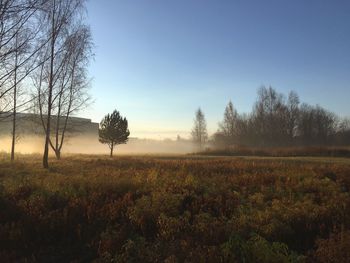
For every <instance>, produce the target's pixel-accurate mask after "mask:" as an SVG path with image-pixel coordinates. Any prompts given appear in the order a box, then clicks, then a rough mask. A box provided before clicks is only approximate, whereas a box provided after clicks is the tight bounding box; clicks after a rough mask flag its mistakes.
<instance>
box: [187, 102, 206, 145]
mask: <svg viewBox="0 0 350 263" xmlns="http://www.w3.org/2000/svg"><path fill="white" fill-rule="evenodd" d="M191 134H192V139H193V142H194V143H195V144H196V145H197V146H198V147H199V149H200V150H202V149H203V146H204V145H205V143H206V142H207V140H208V132H207V123H206V120H205V117H204V113H203V112H202V110H201V109H200V108H198V110H197V111H196V113H195V119H194V125H193V129H192V133H191Z"/></svg>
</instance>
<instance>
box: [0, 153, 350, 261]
mask: <svg viewBox="0 0 350 263" xmlns="http://www.w3.org/2000/svg"><path fill="white" fill-rule="evenodd" d="M349 175H350V161H349V159H346V158H257V157H255V158H250V157H245V158H234V157H222V158H218V157H203V156H201V157H197V156H180V155H179V156H123V157H116V158H114V159H109V158H106V157H102V156H91V155H71V156H68V157H66V158H64V159H63V160H61V161H55V160H52V162H51V168H50V169H49V170H44V169H42V168H41V157H40V156H37V155H29V156H26V155H23V156H19V157H18V160H17V161H16V162H15V163H14V164H11V163H10V162H9V161H7V156H4V155H3V156H2V157H1V162H0V193H1V194H0V256H1V258H2V261H3V262H6V261H9V262H14V261H16V262H20V261H27V262H62V261H64V262H69V261H75V262H91V261H95V262H165V261H166V262H304V261H311V260H312V261H320V262H324V259H325V257H326V256H327V255H331V256H333V255H336V256H338V257H339V260H338V262H342V261H341V260H342V259H343V258H344V257H345V256H346V255H345V254H342V252H341V250H339V249H337V242H338V243H339V244H340V245H341V247H342V248H344V249H348V250H349V249H350V247H348V244H349V242H348V241H346V242H345V241H343V239H342V238H341V237H342V236H343V235H344V236H346V237H347V236H348V234H347V233H348V231H349V227H350V196H349V189H350V177H349ZM342 233H344V234H342ZM335 237H336V238H335ZM328 238H330V239H328ZM344 255H345V256H344ZM322 260H323V261H322Z"/></svg>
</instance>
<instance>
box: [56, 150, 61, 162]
mask: <svg viewBox="0 0 350 263" xmlns="http://www.w3.org/2000/svg"><path fill="white" fill-rule="evenodd" d="M55 155H56V159H57V160H61V151H60V150H56V151H55Z"/></svg>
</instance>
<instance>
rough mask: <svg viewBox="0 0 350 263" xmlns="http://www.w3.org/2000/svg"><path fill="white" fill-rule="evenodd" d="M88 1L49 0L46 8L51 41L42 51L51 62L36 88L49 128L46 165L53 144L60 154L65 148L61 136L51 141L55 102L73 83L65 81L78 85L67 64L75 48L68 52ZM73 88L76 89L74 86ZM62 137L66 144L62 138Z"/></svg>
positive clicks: (44, 13)
mask: <svg viewBox="0 0 350 263" xmlns="http://www.w3.org/2000/svg"><path fill="white" fill-rule="evenodd" d="M84 4H85V1H84V0H48V1H46V2H45V4H44V5H43V8H42V19H43V21H46V25H47V26H46V31H45V32H46V33H45V35H44V42H45V39H49V42H48V45H46V46H45V50H44V52H42V60H43V61H45V62H46V61H47V62H46V63H43V65H42V66H41V67H40V69H39V71H38V73H37V80H36V87H37V91H38V105H39V112H40V116H41V119H42V125H43V128H44V131H45V146H44V154H43V166H44V168H48V167H49V163H48V155H49V147H50V146H51V147H52V148H54V149H56V150H57V152H58V153H60V149H61V148H62V147H61V145H59V142H58V138H57V139H56V141H57V144H56V145H53V144H52V141H51V131H52V130H51V124H52V113H53V109H54V108H55V103H57V102H56V100H59V99H60V98H61V99H62V98H63V96H64V95H63V90H66V89H65V88H66V87H67V86H69V84H67V85H66V83H65V82H66V81H69V80H70V83H71V86H72V87H75V84H76V83H75V82H76V79H77V78H76V77H75V76H74V74H73V75H72V70H71V68H69V66H67V65H69V64H70V62H71V56H70V55H67V54H70V52H71V50H70V51H67V50H69V47H70V45H69V44H67V42H69V37H70V32H71V30H72V28H74V27H75V26H76V25H77V24H80V23H81V17H82V14H83V10H84ZM67 52H68V53H67ZM47 57H48V58H49V59H48V60H47ZM67 67H68V68H67ZM68 72H70V73H68ZM72 83H73V84H72ZM72 90H73V88H71V91H72ZM60 94H61V95H60ZM61 102H62V101H61ZM58 108H61V107H58ZM59 115H60V114H59ZM59 118H60V117H58V119H59ZM67 118H68V117H67ZM63 138H64V136H63ZM61 140H62V143H63V139H62V138H61ZM56 146H57V147H56ZM56 154H57V153H56ZM58 157H59V155H58Z"/></svg>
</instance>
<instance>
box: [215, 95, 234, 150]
mask: <svg viewBox="0 0 350 263" xmlns="http://www.w3.org/2000/svg"><path fill="white" fill-rule="evenodd" d="M237 119H238V113H237V110H236V109H235V108H234V107H233V104H232V102H231V101H230V102H229V103H228V104H227V106H226V108H225V112H224V119H223V121H222V122H221V123H219V132H221V133H222V134H223V135H224V136H225V137H226V140H227V143H229V144H233V143H235V142H236V139H237Z"/></svg>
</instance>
